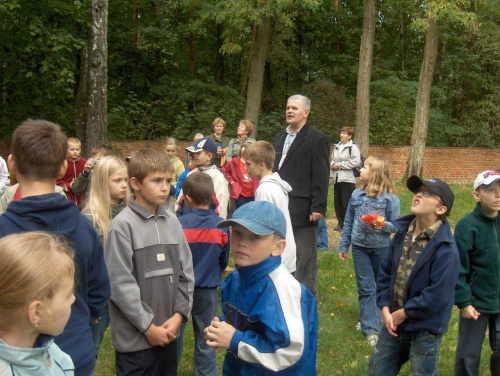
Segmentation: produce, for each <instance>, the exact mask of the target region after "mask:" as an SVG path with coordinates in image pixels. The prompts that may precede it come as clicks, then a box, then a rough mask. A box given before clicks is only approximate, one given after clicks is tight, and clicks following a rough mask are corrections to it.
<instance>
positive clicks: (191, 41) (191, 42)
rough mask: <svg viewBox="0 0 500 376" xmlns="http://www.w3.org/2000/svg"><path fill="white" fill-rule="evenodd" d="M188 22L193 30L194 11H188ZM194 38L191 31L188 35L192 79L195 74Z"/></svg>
mask: <svg viewBox="0 0 500 376" xmlns="http://www.w3.org/2000/svg"><path fill="white" fill-rule="evenodd" d="M189 21H190V24H191V28H193V27H194V26H193V23H194V10H192V9H191V10H190V11H189ZM194 43H195V37H194V31H193V29H191V31H190V33H189V73H190V74H191V77H194V72H195V54H196V48H195V44H194Z"/></svg>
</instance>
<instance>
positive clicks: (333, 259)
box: [95, 185, 491, 376]
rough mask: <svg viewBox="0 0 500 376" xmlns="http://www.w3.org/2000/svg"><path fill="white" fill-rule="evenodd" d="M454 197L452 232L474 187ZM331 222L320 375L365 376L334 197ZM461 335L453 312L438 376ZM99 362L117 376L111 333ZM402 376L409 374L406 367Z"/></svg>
mask: <svg viewBox="0 0 500 376" xmlns="http://www.w3.org/2000/svg"><path fill="white" fill-rule="evenodd" d="M452 189H453V191H454V192H455V195H456V197H455V204H454V206H453V210H452V213H451V216H450V222H451V224H452V226H454V225H455V224H456V222H457V221H458V220H459V219H460V218H462V217H463V216H465V215H466V214H468V213H470V212H471V211H472V208H473V207H474V201H473V200H472V195H471V191H472V187H471V186H457V185H454V186H452ZM398 196H399V197H400V199H401V214H402V215H404V214H408V213H409V212H410V205H411V198H412V194H411V193H410V192H408V190H407V189H406V188H404V187H402V186H399V187H398ZM328 207H329V216H328V219H327V222H328V229H329V240H330V249H331V250H332V251H333V252H319V254H318V293H317V300H318V311H319V335H318V352H317V374H318V375H325V376H326V375H353V376H359V375H365V374H366V368H367V364H368V359H369V357H370V354H371V352H372V350H373V348H372V347H370V346H369V345H368V343H367V342H366V340H365V338H364V337H363V335H362V334H361V333H360V332H358V331H356V330H355V329H354V326H355V325H356V323H357V319H358V302H357V289H356V278H355V276H354V268H353V265H352V258H351V257H349V258H348V260H347V261H346V262H342V261H340V260H339V258H338V256H337V252H336V251H337V244H338V242H339V235H340V234H339V233H337V232H334V231H333V230H332V229H333V227H334V226H335V225H336V220H335V217H334V215H333V214H331V212H332V208H333V204H332V195H331V194H330V195H329V202H328ZM457 331H458V310H457V309H456V307H455V308H454V310H453V316H452V319H451V322H450V329H449V331H448V333H447V334H446V335H445V336H444V338H443V342H442V345H441V350H440V359H439V374H440V375H444V376H449V375H453V363H454V357H455V348H456V343H457ZM193 342H194V339H193V332H192V328H191V327H190V323H189V324H188V325H187V326H186V331H185V333H184V352H183V355H182V360H181V364H180V365H179V375H181V376H184V375H185V376H187V375H193V361H192V359H193ZM224 353H225V351H224V350H218V353H217V356H218V357H217V358H218V363H219V366H220V367H219V369H222V362H223V358H224ZM490 353H491V350H490V348H489V345H488V341H487V339H485V342H484V344H483V353H482V355H483V356H482V359H481V372H480V374H481V375H489V354H490ZM99 355H100V356H99V360H98V362H97V367H96V370H95V374H96V376H110V375H115V369H114V350H113V347H112V345H111V336H110V331H109V328H108V331H107V332H106V335H105V338H104V342H103V344H102V346H101V351H100V354H99ZM400 374H401V375H408V374H409V367H408V366H407V365H406V366H405V367H404V368H403V369H402V371H401V372H400Z"/></svg>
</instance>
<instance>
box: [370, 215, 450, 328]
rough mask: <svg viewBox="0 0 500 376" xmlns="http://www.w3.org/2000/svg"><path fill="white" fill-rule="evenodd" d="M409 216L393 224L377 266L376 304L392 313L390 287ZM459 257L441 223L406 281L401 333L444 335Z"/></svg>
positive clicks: (446, 224) (408, 223) (447, 231)
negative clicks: (383, 255)
mask: <svg viewBox="0 0 500 376" xmlns="http://www.w3.org/2000/svg"><path fill="white" fill-rule="evenodd" d="M414 218H415V216H414V215H413V214H410V215H406V216H404V217H401V218H399V219H397V220H395V221H394V222H393V225H394V226H396V228H397V229H398V231H397V232H396V234H395V235H394V238H393V239H392V241H391V245H390V246H389V250H388V251H387V254H386V256H385V258H384V260H383V261H382V264H381V265H380V269H379V273H378V279H377V305H378V306H379V307H380V308H382V307H384V306H389V309H390V311H391V312H393V311H394V310H393V302H394V297H393V292H394V290H393V286H394V281H395V279H396V272H397V269H398V264H399V260H400V257H401V252H402V249H403V243H404V238H405V235H406V233H407V231H408V226H409V225H410V223H411V221H412V220H413V219H414ZM459 265H460V258H459V255H458V249H457V246H456V244H455V240H454V239H453V235H452V234H451V230H450V224H449V223H448V221H443V224H442V225H441V226H440V227H439V229H438V231H437V232H436V234H435V235H434V236H433V237H432V238H431V239H430V240H429V242H428V243H427V245H426V246H425V248H424V249H423V251H422V253H421V254H420V256H419V258H418V260H417V263H416V264H415V266H414V267H413V269H412V271H411V274H410V277H409V278H408V283H407V290H406V294H405V298H404V311H405V314H406V316H407V319H406V320H405V321H404V322H403V324H402V326H403V328H404V329H405V330H408V331H412V330H427V331H429V332H431V333H435V334H444V333H446V331H447V330H448V322H449V321H450V317H451V310H452V308H453V304H454V300H455V284H456V283H457V279H458V270H459Z"/></svg>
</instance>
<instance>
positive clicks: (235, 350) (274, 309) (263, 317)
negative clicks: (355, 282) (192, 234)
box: [205, 201, 318, 376]
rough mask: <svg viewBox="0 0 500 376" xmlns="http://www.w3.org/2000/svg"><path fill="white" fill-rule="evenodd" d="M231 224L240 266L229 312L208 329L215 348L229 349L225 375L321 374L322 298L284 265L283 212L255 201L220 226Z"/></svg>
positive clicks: (232, 280)
mask: <svg viewBox="0 0 500 376" xmlns="http://www.w3.org/2000/svg"><path fill="white" fill-rule="evenodd" d="M228 226H232V230H231V243H230V244H231V251H232V252H233V256H234V262H235V263H236V264H237V265H238V266H239V267H238V268H237V269H236V270H235V271H234V272H232V273H231V274H230V275H229V276H228V277H227V278H226V279H225V280H224V282H223V284H222V312H223V316H221V317H219V318H218V317H214V319H213V321H212V323H211V325H210V326H209V327H207V328H205V338H206V339H207V344H208V345H209V346H211V347H214V348H219V347H222V348H225V349H227V350H228V351H227V354H226V357H225V359H224V368H223V373H224V375H259V376H265V375H276V374H278V375H295V376H302V375H304V376H305V375H307V376H309V375H315V374H316V343H317V339H318V312H317V309H316V300H315V299H314V296H313V295H312V294H311V292H309V290H307V289H306V288H305V287H304V285H302V284H301V283H299V282H298V281H297V280H296V279H295V278H294V277H293V276H292V275H291V274H290V272H288V270H287V269H286V267H285V266H283V265H281V254H282V253H283V250H284V248H285V243H286V241H285V237H286V220H285V216H284V215H283V212H282V211H281V210H280V209H279V208H278V207H277V206H275V205H273V204H271V203H270V202H267V201H253V202H249V203H247V204H245V205H243V206H241V207H239V208H238V209H237V210H236V211H235V212H234V213H233V217H232V219H229V220H225V221H222V222H221V223H219V225H218V227H228Z"/></svg>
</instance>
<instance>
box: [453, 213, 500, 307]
mask: <svg viewBox="0 0 500 376" xmlns="http://www.w3.org/2000/svg"><path fill="white" fill-rule="evenodd" d="M499 236H500V216H497V217H488V216H487V215H486V214H485V213H484V211H483V209H482V208H481V204H480V203H477V204H476V207H475V208H474V210H473V211H472V213H471V214H469V215H467V216H465V217H463V218H462V219H461V220H460V221H458V223H457V226H456V227H455V241H456V242H457V246H458V251H459V253H460V261H461V262H460V276H459V277H458V283H457V286H456V287H455V294H456V296H455V304H456V305H457V306H458V308H464V307H467V306H469V305H472V306H473V307H474V308H475V309H476V310H477V311H479V312H481V313H489V314H493V313H499V312H500V246H499V245H500V243H499Z"/></svg>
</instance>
